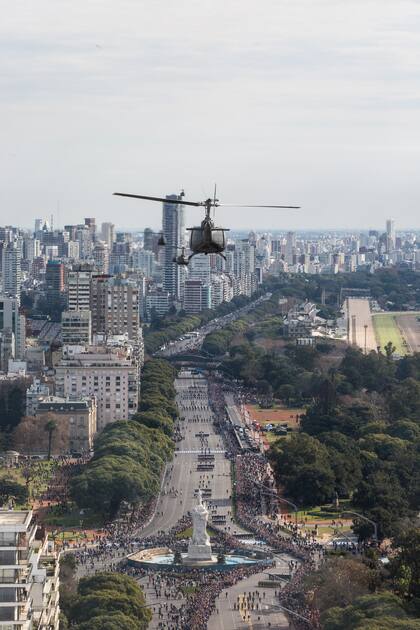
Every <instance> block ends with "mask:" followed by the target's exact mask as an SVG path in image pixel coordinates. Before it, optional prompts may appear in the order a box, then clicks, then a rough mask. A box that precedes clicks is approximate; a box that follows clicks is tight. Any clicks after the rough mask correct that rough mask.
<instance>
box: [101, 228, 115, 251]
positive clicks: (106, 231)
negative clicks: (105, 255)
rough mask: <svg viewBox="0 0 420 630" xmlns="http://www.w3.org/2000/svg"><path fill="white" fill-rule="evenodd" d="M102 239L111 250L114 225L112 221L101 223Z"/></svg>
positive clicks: (113, 238)
mask: <svg viewBox="0 0 420 630" xmlns="http://www.w3.org/2000/svg"><path fill="white" fill-rule="evenodd" d="M101 233H102V240H103V241H105V243H107V245H108V247H109V250H110V251H111V248H112V243H113V242H114V241H115V225H114V224H113V223H102V225H101Z"/></svg>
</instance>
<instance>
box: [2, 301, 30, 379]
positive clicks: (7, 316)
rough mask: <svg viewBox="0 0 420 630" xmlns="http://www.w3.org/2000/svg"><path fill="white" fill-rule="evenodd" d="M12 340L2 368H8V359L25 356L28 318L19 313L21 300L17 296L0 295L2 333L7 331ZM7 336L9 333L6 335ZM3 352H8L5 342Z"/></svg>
mask: <svg viewBox="0 0 420 630" xmlns="http://www.w3.org/2000/svg"><path fill="white" fill-rule="evenodd" d="M7 331H10V336H9V337H8V338H9V339H10V341H11V345H10V352H9V351H8V352H7V353H6V354H8V356H6V355H4V356H3V365H2V369H3V370H5V369H7V361H8V359H13V358H15V359H23V357H24V356H25V342H26V320H25V316H24V315H20V314H19V300H18V299H17V298H15V297H9V296H6V295H0V333H5V332H6V333H7ZM5 338H7V335H6V337H5ZM3 352H6V350H5V346H4V344H3Z"/></svg>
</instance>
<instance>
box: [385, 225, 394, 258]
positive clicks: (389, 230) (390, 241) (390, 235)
mask: <svg viewBox="0 0 420 630" xmlns="http://www.w3.org/2000/svg"><path fill="white" fill-rule="evenodd" d="M386 236H387V243H386V250H387V252H391V251H392V250H393V249H395V221H394V219H387V222H386Z"/></svg>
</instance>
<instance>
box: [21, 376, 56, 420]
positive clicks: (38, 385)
mask: <svg viewBox="0 0 420 630" xmlns="http://www.w3.org/2000/svg"><path fill="white" fill-rule="evenodd" d="M49 395H50V389H49V387H48V385H47V384H46V383H43V382H42V381H40V380H39V379H38V378H35V379H34V381H33V383H32V385H31V386H30V387H28V389H27V390H26V415H27V416H34V415H35V413H36V410H37V409H38V403H39V402H40V401H41V400H43V399H44V398H46V397H47V396H49Z"/></svg>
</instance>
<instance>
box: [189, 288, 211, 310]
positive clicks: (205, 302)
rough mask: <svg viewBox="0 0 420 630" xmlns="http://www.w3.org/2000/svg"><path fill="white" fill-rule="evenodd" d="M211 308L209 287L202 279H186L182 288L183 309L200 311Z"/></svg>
mask: <svg viewBox="0 0 420 630" xmlns="http://www.w3.org/2000/svg"><path fill="white" fill-rule="evenodd" d="M209 308H211V287H210V286H209V285H208V284H204V282H203V281H202V280H186V281H185V288H184V310H185V312H186V313H200V312H201V311H204V310H206V309H209Z"/></svg>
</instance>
